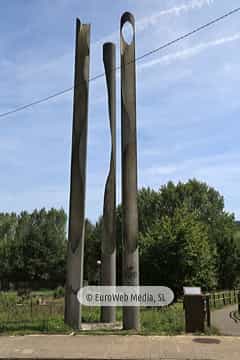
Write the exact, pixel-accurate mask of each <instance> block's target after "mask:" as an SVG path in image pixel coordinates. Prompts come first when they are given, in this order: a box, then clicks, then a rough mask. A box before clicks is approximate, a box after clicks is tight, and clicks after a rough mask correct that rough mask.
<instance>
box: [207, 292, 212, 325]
mask: <svg viewBox="0 0 240 360" xmlns="http://www.w3.org/2000/svg"><path fill="white" fill-rule="evenodd" d="M206 312H207V326H208V327H210V326H211V311H210V296H209V295H206Z"/></svg>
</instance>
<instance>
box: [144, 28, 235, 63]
mask: <svg viewBox="0 0 240 360" xmlns="http://www.w3.org/2000/svg"><path fill="white" fill-rule="evenodd" d="M237 40H240V32H238V33H236V34H234V35H232V36H228V37H222V38H220V39H216V40H213V41H209V42H205V43H200V44H199V45H197V46H194V47H189V48H187V49H185V50H181V51H177V52H175V53H173V54H169V55H165V56H162V57H160V58H158V59H156V60H152V61H149V62H147V63H143V64H141V65H139V67H138V68H139V69H145V68H149V67H152V66H155V65H157V64H165V65H168V64H170V63H172V62H173V61H175V60H178V59H182V60H185V59H188V58H190V57H193V56H195V55H198V54H199V53H201V52H203V51H205V50H207V49H209V48H213V47H217V46H220V45H224V44H227V43H231V42H234V41H237Z"/></svg>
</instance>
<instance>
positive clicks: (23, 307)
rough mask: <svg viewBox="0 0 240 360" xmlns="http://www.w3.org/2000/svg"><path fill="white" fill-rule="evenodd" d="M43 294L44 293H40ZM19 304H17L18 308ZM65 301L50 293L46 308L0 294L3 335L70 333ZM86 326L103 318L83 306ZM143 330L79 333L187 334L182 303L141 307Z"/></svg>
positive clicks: (96, 309) (119, 314)
mask: <svg viewBox="0 0 240 360" xmlns="http://www.w3.org/2000/svg"><path fill="white" fill-rule="evenodd" d="M39 293H40V294H41V295H42V292H39ZM17 304H18V305H17ZM63 314H64V299H63V298H62V299H57V300H55V299H54V298H53V297H52V296H50V295H49V294H47V296H46V305H39V304H37V297H36V293H35V297H34V298H32V300H29V299H25V300H24V301H23V302H21V303H20V299H18V298H17V295H16V294H15V293H7V294H0V335H6V334H8V335H24V334H37V333H47V334H69V333H71V332H72V329H71V328H70V327H68V326H67V325H65V324H64V318H63ZM82 318H83V322H85V323H97V322H98V321H99V318H100V308H99V307H86V306H83V307H82ZM140 318H141V330H140V331H138V332H136V331H135V332H134V331H123V330H110V329H99V330H91V331H83V330H81V331H78V332H77V334H91V335H98V334H117V335H118V334H121V335H129V334H139V335H177V334H184V328H185V322H184V311H183V305H182V303H175V304H173V305H171V306H169V307H166V308H141V311H140ZM116 320H117V321H118V322H121V320H122V309H121V308H117V313H116ZM206 332H207V334H216V332H217V331H216V329H207V330H206Z"/></svg>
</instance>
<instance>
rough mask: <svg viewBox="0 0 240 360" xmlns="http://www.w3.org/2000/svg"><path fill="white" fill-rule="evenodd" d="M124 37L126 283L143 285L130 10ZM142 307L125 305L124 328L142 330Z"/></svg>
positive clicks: (123, 185)
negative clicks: (128, 33)
mask: <svg viewBox="0 0 240 360" xmlns="http://www.w3.org/2000/svg"><path fill="white" fill-rule="evenodd" d="M126 23H130V24H131V26H132V29H133V38H132V41H131V43H130V44H128V43H127V42H126V41H125V39H124V36H123V32H122V31H123V27H124V25H125V24H126ZM120 38H121V110H122V114H121V123H122V206H123V222H122V224H123V285H128V286H138V285H139V255H138V209H137V136H136V67H135V20H134V17H133V15H132V14H131V13H129V12H126V13H124V14H123V15H122V17H121V22H120ZM139 326H140V324H139V308H138V307H123V328H124V329H138V328H139Z"/></svg>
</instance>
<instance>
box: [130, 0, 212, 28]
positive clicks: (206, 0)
mask: <svg viewBox="0 0 240 360" xmlns="http://www.w3.org/2000/svg"><path fill="white" fill-rule="evenodd" d="M213 2H214V0H193V1H191V2H185V3H182V4H180V5H178V6H174V7H172V8H169V9H166V10H162V11H159V12H158V13H156V14H153V15H151V16H146V17H144V18H142V19H141V20H139V21H138V22H137V24H136V26H137V31H144V30H145V29H146V28H147V27H149V26H153V25H156V24H157V23H158V22H159V20H160V19H161V18H162V17H163V16H169V15H175V16H179V15H182V14H185V13H188V12H189V11H191V10H194V9H201V8H202V7H203V6H206V5H207V6H210V5H211V4H212V3H213Z"/></svg>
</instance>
